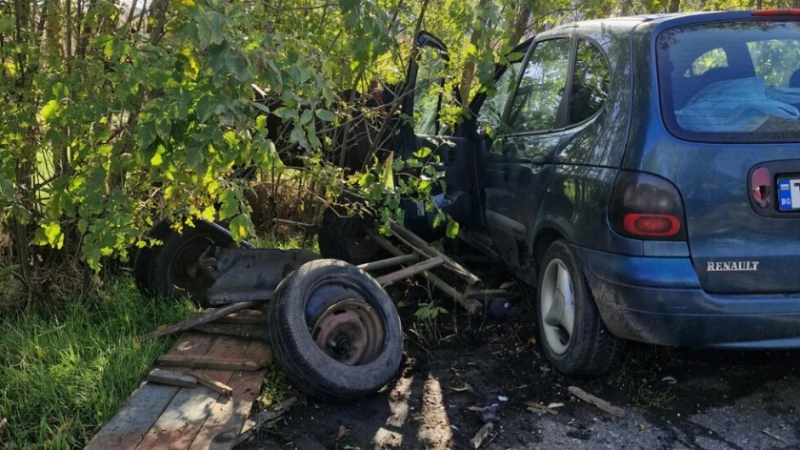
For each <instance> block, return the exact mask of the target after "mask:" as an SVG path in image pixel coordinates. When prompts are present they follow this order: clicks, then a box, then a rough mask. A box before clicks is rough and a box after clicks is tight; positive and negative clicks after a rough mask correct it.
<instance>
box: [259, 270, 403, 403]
mask: <svg viewBox="0 0 800 450" xmlns="http://www.w3.org/2000/svg"><path fill="white" fill-rule="evenodd" d="M359 323H360V325H359ZM362 325H363V326H362ZM356 329H361V330H363V332H361V331H355V332H354V331H353V330H356ZM268 330H269V341H270V346H271V347H272V351H273V352H274V354H275V359H276V360H277V361H278V363H279V364H280V366H281V368H282V369H283V371H284V372H285V373H286V376H287V378H288V379H289V381H290V382H291V383H292V384H293V385H294V386H295V387H297V388H298V389H300V390H301V391H303V392H305V393H306V394H308V395H309V396H311V397H314V398H316V399H318V400H322V401H331V402H345V401H351V400H355V399H357V398H360V397H362V396H364V395H368V394H372V393H374V392H377V391H378V390H379V389H380V388H381V387H383V386H385V385H386V384H387V383H389V382H390V381H391V379H392V378H393V377H394V375H395V373H396V372H397V369H398V367H399V366H400V361H401V359H402V355H403V332H402V328H401V326H400V317H399V315H398V313H397V309H396V308H395V305H394V303H393V302H392V300H391V299H390V298H389V296H388V295H387V294H386V291H384V290H383V288H381V286H380V285H379V284H378V282H377V281H375V279H373V278H372V277H370V276H369V275H367V274H366V273H364V272H363V271H361V270H360V269H358V268H357V267H355V266H353V265H350V264H348V263H346V262H344V261H339V260H332V259H321V260H316V261H311V262H308V263H306V264H303V265H302V266H300V267H299V268H298V269H297V270H296V271H295V272H293V273H292V274H291V275H289V276H288V277H287V278H285V279H284V280H283V281H282V282H281V285H280V286H279V287H278V289H277V291H276V295H275V298H274V299H273V300H272V301H271V302H270V305H269V312H268ZM342 338H345V339H347V340H346V341H345V342H342ZM344 343H347V344H348V345H347V347H346V348H345V346H344V345H343V344H344ZM331 344H335V345H331ZM340 345H341V347H340V348H337V347H338V346H340Z"/></svg>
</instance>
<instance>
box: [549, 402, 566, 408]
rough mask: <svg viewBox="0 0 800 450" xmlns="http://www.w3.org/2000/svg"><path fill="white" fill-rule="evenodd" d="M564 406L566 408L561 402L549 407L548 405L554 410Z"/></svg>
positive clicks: (551, 404)
mask: <svg viewBox="0 0 800 450" xmlns="http://www.w3.org/2000/svg"><path fill="white" fill-rule="evenodd" d="M562 406H564V404H563V403H559V402H555V403H550V404H549V405H547V407H548V408H553V409H555V408H561V407H562Z"/></svg>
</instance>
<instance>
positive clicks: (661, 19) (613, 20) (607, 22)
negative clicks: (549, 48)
mask: <svg viewBox="0 0 800 450" xmlns="http://www.w3.org/2000/svg"><path fill="white" fill-rule="evenodd" d="M751 14H752V11H700V12H684V13H663V14H641V15H635V16H622V17H609V18H605V19H591V20H582V21H579V22H572V23H566V24H563V25H559V26H557V27H554V28H552V29H550V30H547V31H544V32H542V33H539V34H538V35H537V37H547V36H548V35H551V34H563V33H564V32H565V31H567V30H573V29H576V28H577V29H581V28H596V27H598V26H602V27H603V28H605V29H609V28H610V29H612V30H614V31H618V32H619V31H630V30H633V29H634V28H636V27H637V26H638V25H639V24H641V23H644V22H648V23H653V24H661V23H665V22H670V21H673V20H684V19H689V18H693V17H697V18H698V19H702V20H725V19H735V18H741V17H747V16H750V15H751Z"/></svg>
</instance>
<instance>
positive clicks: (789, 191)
mask: <svg viewBox="0 0 800 450" xmlns="http://www.w3.org/2000/svg"><path fill="white" fill-rule="evenodd" d="M778 207H779V208H780V210H781V211H794V210H800V178H778Z"/></svg>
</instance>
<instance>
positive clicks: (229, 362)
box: [156, 336, 272, 370]
mask: <svg viewBox="0 0 800 450" xmlns="http://www.w3.org/2000/svg"><path fill="white" fill-rule="evenodd" d="M219 338H220V339H222V338H229V336H220V337H219ZM269 356H270V358H269V359H261V360H249V361H245V360H241V359H239V358H223V357H220V356H211V355H205V356H194V355H170V354H167V355H161V356H159V357H158V359H157V360H156V361H157V362H158V364H160V365H163V366H180V367H188V368H190V369H220V370H259V369H262V368H264V367H266V366H267V365H269V363H270V361H271V356H272V355H269Z"/></svg>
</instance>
